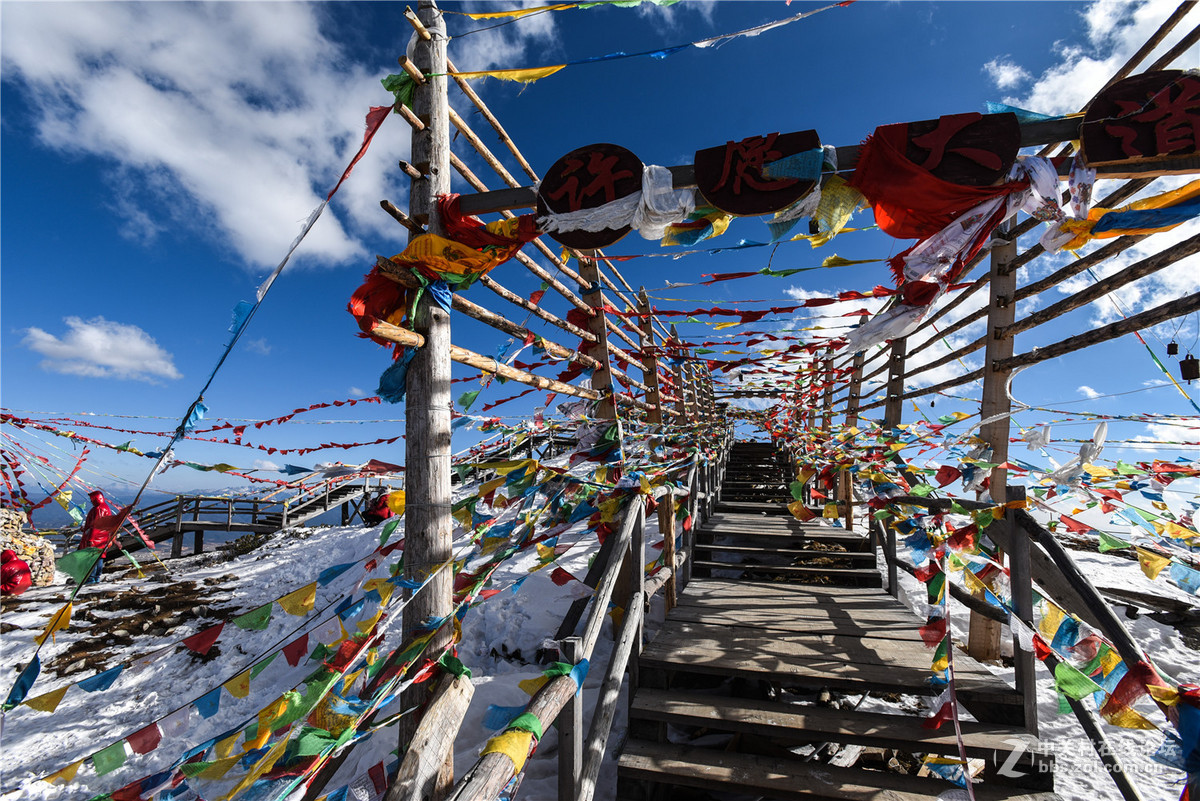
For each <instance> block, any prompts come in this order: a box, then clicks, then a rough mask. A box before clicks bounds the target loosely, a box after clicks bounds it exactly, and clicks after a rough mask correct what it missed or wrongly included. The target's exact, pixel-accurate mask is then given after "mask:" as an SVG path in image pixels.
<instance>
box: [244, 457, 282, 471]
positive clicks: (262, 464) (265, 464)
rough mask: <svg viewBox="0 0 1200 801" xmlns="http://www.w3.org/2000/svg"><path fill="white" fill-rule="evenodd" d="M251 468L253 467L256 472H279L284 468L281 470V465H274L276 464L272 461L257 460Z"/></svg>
mask: <svg viewBox="0 0 1200 801" xmlns="http://www.w3.org/2000/svg"><path fill="white" fill-rule="evenodd" d="M251 466H252V467H253V468H254V469H255V470H275V471H278V470H281V469H282V468H281V467H280V466H279V465H277V464H275V463H274V462H272V461H271V460H270V459H255V460H254V463H253V465H251Z"/></svg>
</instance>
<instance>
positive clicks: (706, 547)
mask: <svg viewBox="0 0 1200 801" xmlns="http://www.w3.org/2000/svg"><path fill="white" fill-rule="evenodd" d="M714 533H715V534H716V535H717V536H720V537H722V538H734V537H736V536H737V535H733V534H728V533H726V532H714ZM739 539H740V538H739ZM695 548H696V550H698V551H720V552H722V553H740V554H746V555H749V556H786V557H788V558H789V559H797V560H799V559H849V560H851V561H856V562H869V563H870V564H872V565H874V564H875V554H873V553H863V552H862V551H820V550H815V549H811V548H772V547H770V546H761V545H760V546H756V545H731V544H727V543H723V542H722V543H703V542H697V543H696V545H695Z"/></svg>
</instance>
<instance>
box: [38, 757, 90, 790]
mask: <svg viewBox="0 0 1200 801" xmlns="http://www.w3.org/2000/svg"><path fill="white" fill-rule="evenodd" d="M82 764H83V760H82V759H81V760H79V761H78V762H72V763H71V764H70V765H67V766H66V767H65V768H63V769H62V770H60V771H56V772H55V773H51V774H50V775H49V776H46V777H45V778H44V779H42V781H44V782H46V783H48V784H59V783H60V782H61V783H62V784H67V783H68V782H70V781H72V780H74V778H75V774H76V773H78V772H79V766H80V765H82Z"/></svg>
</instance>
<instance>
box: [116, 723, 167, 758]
mask: <svg viewBox="0 0 1200 801" xmlns="http://www.w3.org/2000/svg"><path fill="white" fill-rule="evenodd" d="M161 741H162V731H161V730H159V728H158V724H157V723H151V724H150V725H149V726H147V727H146V728H144V729H138V730H137V731H135V732H134V733H133V734H131V735H129V736H128V737H126V738H125V742H127V743H129V747H130V748H131V749H133V753H135V754H148V753H150V752H151V751H153V750H154V749H155V748H158V744H159V743H160V742H161Z"/></svg>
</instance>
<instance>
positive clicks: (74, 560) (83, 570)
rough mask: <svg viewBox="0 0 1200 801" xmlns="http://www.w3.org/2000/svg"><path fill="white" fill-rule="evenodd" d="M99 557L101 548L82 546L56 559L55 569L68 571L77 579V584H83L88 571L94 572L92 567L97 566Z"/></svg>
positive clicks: (68, 573) (69, 574)
mask: <svg viewBox="0 0 1200 801" xmlns="http://www.w3.org/2000/svg"><path fill="white" fill-rule="evenodd" d="M99 558H100V549H99V548H81V549H79V550H78V551H71V553H69V554H66V555H65V556H60V557H59V558H58V559H56V560H55V562H54V569H55V570H57V571H59V572H61V573H66V574H67V575H68V576H70V577H71V578H72V579H74V580H75V583H76V584H82V583H83V580H84V579H85V578H87V575H88V573H90V572H92V568H93V567H95V566H96V560H97V559H99Z"/></svg>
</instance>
